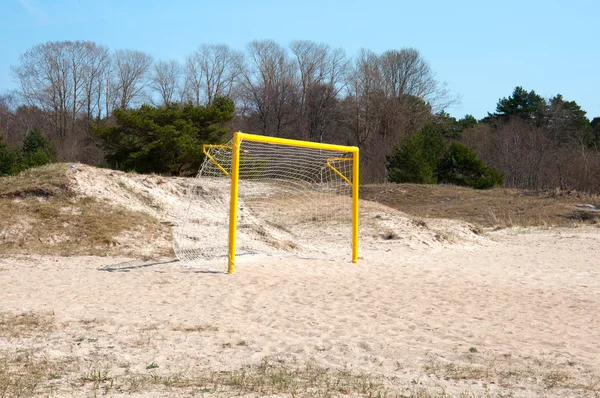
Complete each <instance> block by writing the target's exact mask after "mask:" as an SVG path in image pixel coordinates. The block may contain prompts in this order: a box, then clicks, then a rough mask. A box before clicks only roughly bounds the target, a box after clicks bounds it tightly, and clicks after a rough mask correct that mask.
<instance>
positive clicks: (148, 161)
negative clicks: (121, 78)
mask: <svg viewBox="0 0 600 398" xmlns="http://www.w3.org/2000/svg"><path fill="white" fill-rule="evenodd" d="M233 114H234V105H233V101H231V100H230V99H229V98H225V97H217V98H215V99H214V100H213V103H212V105H209V106H193V105H191V104H188V105H185V106H183V107H181V106H180V105H179V104H170V105H167V106H165V107H161V108H155V107H152V106H149V105H143V106H141V107H140V108H139V109H135V110H127V111H125V110H116V111H115V112H114V116H115V118H116V122H117V125H116V126H110V127H106V126H99V125H98V126H95V127H94V128H93V135H94V136H95V137H97V138H98V139H99V140H100V142H101V143H102V145H103V147H104V149H105V150H106V152H107V155H106V160H107V162H108V163H109V165H110V166H111V167H113V168H116V169H121V170H126V171H136V172H138V173H170V174H173V175H179V174H186V173H192V172H196V171H197V170H198V168H199V167H200V165H201V164H202V160H203V159H204V155H203V152H202V145H203V144H215V143H219V142H221V140H222V137H223V135H225V134H226V133H227V132H228V131H229V130H228V129H227V127H226V126H225V123H226V122H228V121H230V120H231V119H232V118H233Z"/></svg>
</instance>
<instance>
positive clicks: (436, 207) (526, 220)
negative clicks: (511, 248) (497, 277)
mask: <svg viewBox="0 0 600 398" xmlns="http://www.w3.org/2000/svg"><path fill="white" fill-rule="evenodd" d="M360 195H361V199H365V200H372V201H375V202H379V203H382V204H384V205H386V206H390V207H392V208H395V209H398V210H401V211H403V212H405V213H408V214H410V215H412V216H417V217H424V218H430V217H432V218H450V219H455V220H463V221H467V222H470V223H472V224H475V225H477V226H480V227H484V228H498V227H499V228H503V227H512V226H524V227H530V226H560V227H574V226H579V225H582V224H596V223H598V222H600V196H598V195H588V194H584V193H580V192H574V191H559V190H556V191H527V190H521V189H506V188H496V189H490V190H476V189H470V188H463V187H457V186H453V185H418V184H383V185H366V186H363V187H361V192H360Z"/></svg>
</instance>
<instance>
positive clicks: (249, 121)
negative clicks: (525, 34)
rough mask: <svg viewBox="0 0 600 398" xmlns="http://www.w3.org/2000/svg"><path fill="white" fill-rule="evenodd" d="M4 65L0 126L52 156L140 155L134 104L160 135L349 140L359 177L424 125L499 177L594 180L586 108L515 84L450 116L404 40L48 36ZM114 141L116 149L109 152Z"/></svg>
mask: <svg viewBox="0 0 600 398" xmlns="http://www.w3.org/2000/svg"><path fill="white" fill-rule="evenodd" d="M12 71H13V77H14V79H15V80H16V81H17V82H18V83H19V89H18V90H15V91H14V92H11V93H5V94H4V95H2V96H0V135H2V136H4V139H5V141H6V142H7V143H8V145H9V146H11V147H18V146H19V145H21V144H22V142H23V140H24V139H25V137H26V136H27V134H28V132H30V131H31V130H33V129H34V128H39V129H41V130H42V131H43V133H44V135H45V136H46V137H47V138H48V139H50V140H51V141H52V142H54V143H56V148H57V152H58V156H59V158H60V159H62V160H65V161H83V162H86V163H91V164H109V165H111V166H113V167H115V165H117V164H119V165H121V166H119V167H133V166H132V164H133V163H128V162H127V161H124V158H122V156H124V155H123V154H124V153H131V154H133V153H137V155H136V156H137V159H138V160H139V159H141V158H144V156H147V159H151V158H152V156H153V155H151V152H148V153H147V154H146V155H142V152H144V150H145V149H143V145H142V146H138V147H135V148H134V147H133V146H131V145H130V146H129V147H128V146H127V145H128V144H131V143H132V142H137V143H138V144H139V143H141V142H142V141H143V140H141V141H140V135H139V134H138V136H137V138H135V139H133V138H132V137H129V138H127V137H126V136H124V135H122V134H120V133H119V132H118V130H115V128H116V127H118V126H119V125H120V124H119V123H126V121H125V119H127V118H128V117H129V121H128V123H130V127H131V126H132V125H136V123H138V122H140V121H141V120H143V119H144V118H145V117H148V118H150V119H149V120H151V121H152V123H154V127H153V128H151V129H149V130H148V131H153V133H152V134H150V133H148V132H147V131H146V132H144V131H141V132H140V134H142V135H144V134H145V136H144V139H145V140H148V142H152V140H153V139H154V140H156V139H158V138H157V137H162V138H161V139H163V140H166V141H169V140H170V141H169V142H171V143H183V142H187V143H188V144H189V143H191V141H190V140H196V144H200V143H201V141H202V140H203V139H206V137H207V134H208V133H207V130H206V128H207V126H210V125H211V123H213V124H214V126H215V127H213V128H214V129H216V130H215V131H219V134H217V135H215V134H212V135H211V134H209V135H208V136H210V137H211V138H210V139H211V140H218V139H221V138H222V137H226V136H227V131H229V132H230V131H233V130H242V131H246V132H252V133H256V134H265V135H271V136H278V137H287V138H295V139H305V140H311V141H319V142H330V143H337V144H343V145H356V146H359V147H360V149H361V161H362V164H363V167H362V170H363V171H362V173H363V181H366V182H384V181H389V180H390V179H391V176H392V175H393V174H394V172H393V170H390V162H389V156H391V155H394V154H397V152H394V145H400V144H401V142H402V140H405V139H407V137H411V136H413V135H414V134H417V133H419V132H422V130H423V129H424V128H429V127H427V126H436V129H437V130H439V132H440V134H442V136H443V139H444V140H445V142H446V144H447V145H448V148H450V145H451V144H452V142H460V143H461V144H463V145H466V146H467V147H469V148H472V149H473V150H474V151H475V153H476V155H477V156H479V157H480V158H481V159H482V161H484V162H485V164H486V165H487V166H486V167H488V166H489V167H492V168H493V169H495V170H497V171H498V172H500V173H501V174H503V175H504V176H505V178H504V183H505V184H506V185H507V186H511V187H512V186H515V187H521V188H531V189H545V188H550V187H553V186H559V187H562V188H576V189H584V190H598V191H600V186H596V185H594V184H595V183H594V182H593V181H592V179H593V178H592V173H593V172H594V170H595V169H594V167H596V163H594V162H596V158H597V157H598V156H597V154H598V142H597V141H598V140H597V138H595V137H596V136H597V133H596V131H597V128H598V123H597V119H594V120H593V121H591V122H590V121H589V120H588V119H587V118H586V116H585V112H583V111H582V110H581V108H580V107H579V106H578V105H577V104H576V103H575V102H573V101H566V100H564V99H563V98H562V96H560V95H557V96H556V97H554V98H551V99H549V100H546V99H543V98H541V97H539V96H537V94H535V93H534V92H533V91H531V92H528V91H526V90H524V89H522V88H520V87H518V88H517V89H515V92H513V94H512V95H511V96H509V97H507V98H503V99H501V100H500V101H499V102H498V107H497V109H496V112H494V113H490V114H489V115H488V116H487V117H486V118H484V119H482V120H479V121H478V120H476V119H475V118H474V117H473V116H470V115H466V116H465V117H464V118H462V119H459V120H456V119H455V118H452V117H450V116H449V115H448V114H447V113H446V112H445V109H447V108H448V107H449V106H451V105H453V104H455V103H456V101H457V100H456V97H455V96H452V95H451V94H450V93H449V92H448V90H447V89H446V86H445V84H444V83H442V82H440V81H439V80H438V79H437V78H436V75H435V72H434V71H433V69H432V67H431V66H430V64H429V63H428V62H427V61H426V60H425V59H424V57H423V56H422V55H421V54H420V53H419V51H418V50H416V49H413V48H403V49H400V50H389V51H385V52H383V53H379V54H378V53H374V52H373V51H370V50H368V49H362V50H360V51H359V52H358V54H356V55H354V56H348V55H347V54H346V53H345V52H344V51H343V50H341V49H335V48H332V47H330V46H328V45H327V44H323V43H315V42H312V41H294V42H291V43H289V45H287V46H283V45H281V44H279V43H276V42H274V41H272V40H257V41H252V42H250V43H248V45H247V47H246V48H245V51H238V50H235V49H232V48H230V47H228V46H227V45H212V44H201V45H200V46H199V47H198V48H197V49H196V50H195V51H194V52H193V53H191V54H189V55H188V56H187V57H186V58H185V61H184V62H178V61H176V60H154V59H153V58H152V57H151V56H150V55H149V54H146V53H143V52H140V51H136V50H116V51H110V50H109V49H108V48H107V47H105V46H102V45H99V44H97V43H93V42H88V41H60V42H47V43H43V44H39V45H37V46H34V47H32V48H30V49H29V50H28V51H26V52H25V53H23V54H22V55H21V57H20V59H19V63H18V64H17V65H14V66H13V68H12ZM224 101H225V102H224ZM227 101H230V102H231V106H230V104H229V103H227V104H226V102H227ZM215 106H216V108H215ZM186 107H188V108H187V109H188V110H187V111H185V112H187V113H185V112H184V111H183V109H186ZM176 108H179V109H180V111H176V110H175V109H176ZM194 108H197V109H198V111H194V112H200V113H206V114H211V115H218V116H215V117H216V118H215V119H214V120H212V121H210V120H207V119H203V122H202V123H203V124H202V126H200V125H197V124H195V123H196V121H194V120H193V117H192V118H191V119H190V117H191V116H190V115H191V114H192V113H194V112H192V109H194ZM525 109H526V110H525ZM163 111H165V112H166V111H168V112H167V113H169V114H170V116H169V117H172V116H173V115H174V114H177V113H178V112H179V116H181V117H183V118H184V120H187V121H186V122H185V123H184V124H185V126H186V127H185V128H184V130H185V131H186V132H187V133H186V137H183V136H180V137H175V136H173V135H172V134H171V133H169V134H167V133H166V132H173V128H175V129H177V123H175V124H173V123H172V120H171V121H169V122H165V120H163V116H160V115H159V114H161V112H163ZM230 111H231V112H230ZM179 116H178V117H179ZM136 118H137V119H136ZM140 118H141V119H140ZM157 118H158V119H157ZM159 119H160V121H159ZM573 120H576V122H574V121H573ZM163 122H164V123H163ZM194 126H195V127H194ZM138 127H139V125H138ZM102 129H105V130H102ZM106 129H112V130H110V131H111V133H108V131H109V130H106ZM194 129H195V130H194ZM203 129H204V130H203ZM130 130H131V128H130V129H129V131H130ZM165 134H166V135H165ZM173 134H174V133H173ZM594 134H596V135H594ZM167 136H168V137H170V138H168V139H167V138H165V137H167ZM109 138H110V139H109ZM117 138H118V139H117ZM119 140H120V141H119ZM136 140H137V141H136ZM166 141H165V142H166ZM119 142H120V143H119ZM126 144H127V145H126ZM118 145H124V146H125V147H127V148H129V149H128V151H129V152H127V151H120V152H119V151H118V148H117V147H116V146H118ZM140 145H141V144H140ZM182 145H183V144H182ZM400 146H401V145H400ZM157 147H160V145H157ZM181 148H184V146H182V147H180V149H181ZM187 148H188V149H186V150H183V152H178V154H174V155H173V157H172V159H170V160H169V162H171V163H170V165H169V166H168V167H166V168H165V169H164V170H162V172H170V173H175V174H176V173H182V172H184V173H185V172H190V171H191V170H192V169H193V168H194V167H195V166H193V165H192V164H191V163H188V164H187V165H186V166H183V164H182V163H177V161H175V160H174V159H177V157H178V156H184V157H185V156H188V155H189V154H190V153H193V152H194V150H196V149H197V148H195V147H194V148H192V147H187ZM453 148H454V149H453V150H455V151H456V150H457V148H456V146H455V147H453ZM186 151H187V152H186ZM536 151H537V152H536ZM116 152H119V153H120V155H116ZM540 152H541V155H540ZM144 153H145V152H144ZM156 153H158V152H156ZM456 153H458V152H456ZM536 154H537V158H536ZM463 155H464V153H463ZM119 156H121V157H119ZM440 156H441V155H440ZM463 158H464V156H463ZM157 159H158V158H157ZM182 159H183V158H182ZM567 159H570V160H571V162H568V161H567ZM573 160H577V161H573ZM536 161H537V163H536ZM173 162H174V163H173ZM575 164H580V166H578V167H579V168H576V167H575V166H574V165H575ZM127 165H128V166H127ZM578 173H584V174H585V176H588V177H586V178H587V179H586V180H585V181H586V182H585V183H582V182H581V181H576V180H577V175H578ZM400 174H401V173H400ZM400 174H398V173H396V174H395V175H400Z"/></svg>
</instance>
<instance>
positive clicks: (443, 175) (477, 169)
mask: <svg viewBox="0 0 600 398" xmlns="http://www.w3.org/2000/svg"><path fill="white" fill-rule="evenodd" d="M386 166H387V169H388V172H389V179H390V181H391V182H411V183H418V184H435V183H448V184H456V185H463V186H468V187H472V188H477V189H486V188H491V187H493V186H496V185H502V184H503V177H502V175H501V174H500V173H498V172H496V171H495V170H493V169H492V168H490V167H487V166H486V165H485V164H484V163H483V160H481V159H480V158H478V157H477V155H476V154H475V152H474V151H473V150H472V149H471V148H469V147H468V146H466V145H464V144H461V143H458V142H453V143H452V144H450V145H449V146H448V147H446V144H445V142H444V139H443V137H442V133H441V131H440V127H439V126H435V125H426V126H425V127H424V128H423V129H421V130H420V131H419V132H417V133H416V134H413V135H412V136H408V137H404V138H403V139H402V140H401V141H400V145H395V146H394V149H393V152H392V155H390V156H388V157H387V163H386Z"/></svg>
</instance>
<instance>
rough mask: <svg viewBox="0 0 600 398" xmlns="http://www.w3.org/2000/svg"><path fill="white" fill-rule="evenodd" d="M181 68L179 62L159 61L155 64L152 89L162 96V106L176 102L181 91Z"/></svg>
mask: <svg viewBox="0 0 600 398" xmlns="http://www.w3.org/2000/svg"><path fill="white" fill-rule="evenodd" d="M180 78H181V66H180V65H179V63H178V62H177V61H169V62H165V61H159V62H157V63H155V64H154V70H153V72H152V77H151V80H152V83H151V86H152V88H153V89H154V90H155V91H156V92H158V94H159V96H160V105H168V104H170V103H172V102H174V100H175V95H176V94H177V92H178V91H179V89H180Z"/></svg>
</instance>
